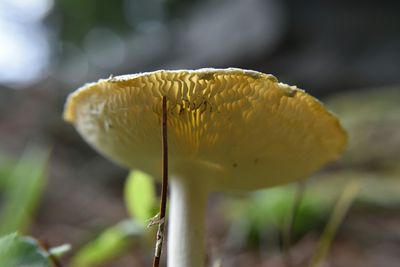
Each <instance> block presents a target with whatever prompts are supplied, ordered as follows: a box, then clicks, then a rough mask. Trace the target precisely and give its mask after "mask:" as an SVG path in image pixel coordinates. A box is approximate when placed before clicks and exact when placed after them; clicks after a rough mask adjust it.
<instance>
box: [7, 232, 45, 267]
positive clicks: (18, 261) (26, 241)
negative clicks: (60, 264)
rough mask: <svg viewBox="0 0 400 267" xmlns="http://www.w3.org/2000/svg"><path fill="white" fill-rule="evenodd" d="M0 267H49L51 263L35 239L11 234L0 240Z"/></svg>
mask: <svg viewBox="0 0 400 267" xmlns="http://www.w3.org/2000/svg"><path fill="white" fill-rule="evenodd" d="M0 266H9V267H19V266H29V267H51V266H52V263H51V260H50V259H49V253H48V252H47V251H46V250H44V249H43V248H41V247H40V246H39V244H38V242H37V241H36V240H35V239H33V238H30V237H22V236H19V235H17V234H16V233H13V234H9V235H7V236H4V237H2V238H0Z"/></svg>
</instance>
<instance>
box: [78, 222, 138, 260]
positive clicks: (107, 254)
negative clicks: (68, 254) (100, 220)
mask: <svg viewBox="0 0 400 267" xmlns="http://www.w3.org/2000/svg"><path fill="white" fill-rule="evenodd" d="M143 232H144V226H143V225H142V224H141V223H137V222H135V221H132V220H126V221H122V222H120V223H119V224H117V225H115V226H113V227H111V228H108V229H106V230H105V231H103V232H102V233H101V234H100V235H99V236H98V237H97V238H96V239H94V240H92V241H90V242H89V243H88V244H86V245H85V246H84V247H83V248H81V249H80V250H79V251H78V253H77V254H76V255H75V257H74V258H73V259H72V261H71V266H72V267H91V266H98V265H99V264H105V263H106V262H108V261H110V260H112V259H114V258H116V257H117V256H119V255H121V254H123V253H124V252H126V250H127V249H128V248H129V247H130V245H131V244H132V243H133V242H134V241H135V238H138V237H141V236H142V234H143Z"/></svg>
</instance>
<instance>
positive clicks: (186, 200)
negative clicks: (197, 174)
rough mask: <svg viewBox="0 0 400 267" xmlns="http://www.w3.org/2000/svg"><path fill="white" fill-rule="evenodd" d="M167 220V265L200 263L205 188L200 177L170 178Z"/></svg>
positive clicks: (195, 265) (187, 266)
mask: <svg viewBox="0 0 400 267" xmlns="http://www.w3.org/2000/svg"><path fill="white" fill-rule="evenodd" d="M170 188H171V196H170V210H169V222H168V267H204V266H205V263H204V262H205V260H204V257H205V254H204V227H205V209H206V205H207V196H208V188H207V186H206V185H205V184H204V183H203V181H201V180H200V179H184V178H182V179H181V178H174V177H173V178H172V179H171V181H170Z"/></svg>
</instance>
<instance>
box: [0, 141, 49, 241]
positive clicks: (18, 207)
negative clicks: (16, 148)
mask: <svg viewBox="0 0 400 267" xmlns="http://www.w3.org/2000/svg"><path fill="white" fill-rule="evenodd" d="M48 155H49V152H48V151H44V150H42V149H39V148H37V147H30V148H28V149H27V150H26V151H25V152H24V154H23V155H22V157H21V159H20V160H19V162H18V163H17V164H16V166H15V167H14V168H13V170H12V172H11V174H10V177H8V179H6V181H5V184H4V185H3V188H2V191H4V192H2V194H3V196H4V197H3V203H4V204H3V208H2V210H1V211H0V218H1V220H0V234H6V233H10V232H15V231H17V230H18V231H24V230H25V229H26V227H27V226H28V224H29V221H30V219H31V217H32V215H33V213H34V211H35V209H36V206H37V204H38V201H39V198H40V196H41V195H42V191H43V188H44V184H45V169H46V163H47V159H48Z"/></svg>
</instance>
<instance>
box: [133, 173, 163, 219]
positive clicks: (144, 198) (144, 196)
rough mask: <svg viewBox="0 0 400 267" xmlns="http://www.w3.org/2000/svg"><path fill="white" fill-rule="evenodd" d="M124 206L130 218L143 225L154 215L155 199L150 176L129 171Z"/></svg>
mask: <svg viewBox="0 0 400 267" xmlns="http://www.w3.org/2000/svg"><path fill="white" fill-rule="evenodd" d="M125 204H126V206H127V208H128V211H129V213H130V214H131V216H132V217H134V218H135V219H137V220H138V221H139V222H141V223H143V224H145V223H147V221H148V220H149V219H150V218H151V217H153V216H154V215H155V208H156V205H157V197H156V192H155V186H154V181H153V178H152V177H151V176H150V175H148V174H146V173H144V172H141V171H136V170H135V171H131V173H130V174H129V176H128V179H127V181H126V184H125Z"/></svg>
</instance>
